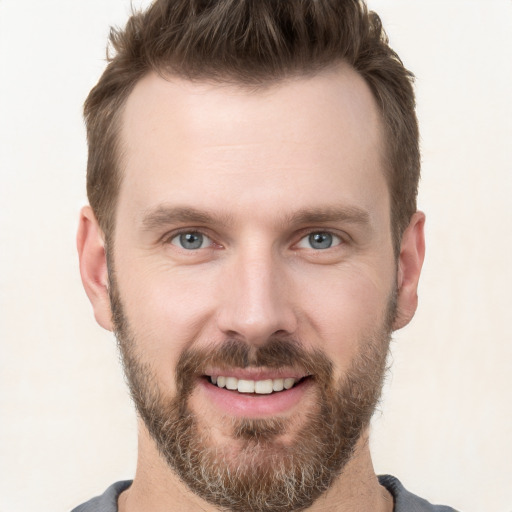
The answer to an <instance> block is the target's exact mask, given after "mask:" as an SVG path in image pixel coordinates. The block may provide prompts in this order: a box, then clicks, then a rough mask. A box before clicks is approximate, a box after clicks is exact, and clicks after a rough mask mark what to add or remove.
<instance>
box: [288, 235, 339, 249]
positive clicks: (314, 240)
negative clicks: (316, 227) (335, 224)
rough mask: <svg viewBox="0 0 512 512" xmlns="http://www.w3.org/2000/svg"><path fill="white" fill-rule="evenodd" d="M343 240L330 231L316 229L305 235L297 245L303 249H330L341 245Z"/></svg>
mask: <svg viewBox="0 0 512 512" xmlns="http://www.w3.org/2000/svg"><path fill="white" fill-rule="evenodd" d="M341 243H342V240H341V238H340V237H339V236H336V235H334V234H332V233H329V232H328V231H315V232H314V233H310V234H309V235H308V236H305V237H304V238H302V239H301V240H300V242H299V243H298V244H297V247H300V248H301V249H315V250H322V249H330V248H331V247H334V246H336V245H340V244H341Z"/></svg>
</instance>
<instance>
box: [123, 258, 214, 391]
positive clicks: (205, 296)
mask: <svg viewBox="0 0 512 512" xmlns="http://www.w3.org/2000/svg"><path fill="white" fill-rule="evenodd" d="M130 269H131V272H130V274H129V277H128V278H126V277H125V278H124V279H122V278H121V276H126V275H127V274H126V273H125V274H123V273H122V271H121V269H119V270H118V272H117V275H118V281H119V282H118V287H119V293H120V296H121V300H122V303H123V307H124V313H125V316H126V318H127V319H128V321H129V325H130V331H131V333H132V335H133V336H134V338H135V342H136V344H137V346H138V347H139V353H140V357H141V359H142V360H143V361H144V362H145V363H147V364H150V365H151V366H152V367H153V368H154V369H155V371H156V373H157V374H158V376H159V378H160V379H161V380H162V382H163V383H164V386H165V385H168V386H171V388H172V387H174V368H175V365H176V363H177V361H178V358H179V356H180V354H181V353H182V352H183V350H184V349H185V348H189V347H190V346H191V345H192V344H193V343H194V341H196V340H197V339H199V338H201V337H204V333H205V331H207V329H208V328H209V326H210V324H211V322H210V319H211V318H212V313H213V311H214V289H213V286H212V284H209V283H212V282H213V280H212V279H204V278H203V279H198V278H196V277H195V276H194V275H193V274H191V273H190V272H187V273H183V272H176V271H173V272H171V271H170V270H169V269H167V271H166V269H162V268H159V269H156V268H144V270H140V269H139V271H138V270H137V267H136V266H134V265H131V266H130ZM203 277H204V276H203Z"/></svg>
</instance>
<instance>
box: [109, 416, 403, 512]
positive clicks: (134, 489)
mask: <svg viewBox="0 0 512 512" xmlns="http://www.w3.org/2000/svg"><path fill="white" fill-rule="evenodd" d="M118 506H119V512H150V511H151V512H169V511H174V510H176V511H178V510H179V511H180V512H197V511H203V512H218V511H219V509H218V508H216V507H215V506H213V505H211V504H209V503H207V502H206V501H204V500H203V499H202V498H200V497H199V496H197V495H195V494H194V493H193V492H192V491H190V490H189V488H188V487H187V486H186V485H185V484H183V482H181V481H180V479H179V478H178V476H177V475H176V474H175V473H174V471H172V470H171V469H170V468H169V466H168V465H167V463H166V462H165V461H164V460H163V458H162V457H161V455H160V454H159V452H158V450H157V448H156V446H155V444H154V442H153V440H152V439H151V437H150V436H149V434H148V432H147V430H146V429H145V427H144V426H143V425H141V426H140V428H139V456H138V460H137V471H136V474H135V478H134V480H133V484H132V485H131V486H130V488H129V489H127V490H126V491H124V492H123V493H122V494H121V496H120V498H119V502H118ZM307 510H308V512H320V511H321V512H331V511H332V512H359V511H361V512H362V511H366V510H372V511H374V512H392V511H393V498H392V496H391V495H390V494H389V492H388V491H387V490H386V489H385V488H384V487H382V486H381V485H380V484H379V482H378V480H377V476H376V475H375V471H374V469H373V464H372V460H371V456H370V450H369V447H368V435H367V433H364V435H363V436H361V438H360V439H359V441H358V443H357V446H356V449H355V451H354V454H353V456H352V458H351V459H350V461H349V462H348V463H347V464H346V466H345V467H344V469H343V472H342V474H341V475H340V476H339V477H338V479H337V480H336V481H335V482H334V484H333V485H332V487H331V488H330V489H329V490H328V491H327V492H326V493H325V494H323V495H322V496H321V497H320V498H318V499H317V500H316V501H315V502H314V503H313V505H311V507H309V508H308V509H307Z"/></svg>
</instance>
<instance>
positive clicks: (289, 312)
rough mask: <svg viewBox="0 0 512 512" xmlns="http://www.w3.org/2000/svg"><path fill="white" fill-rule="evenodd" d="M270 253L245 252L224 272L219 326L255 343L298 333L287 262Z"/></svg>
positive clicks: (229, 335)
mask: <svg viewBox="0 0 512 512" xmlns="http://www.w3.org/2000/svg"><path fill="white" fill-rule="evenodd" d="M278 260H279V258H278V257H276V256H275V255H272V254H271V253H270V251H269V253H268V254H255V253H253V254H242V255H239V256H237V257H235V258H234V259H233V261H231V262H230V264H229V268H228V269H226V272H224V273H223V283H222V289H223V290H224V291H223V293H222V299H221V304H220V305H219V306H220V307H219V311H218V316H217V319H218V320H217V322H218V328H219V329H220V330H221V331H222V333H223V334H224V336H226V337H235V338H238V339H242V340H244V341H246V342H247V343H249V344H251V345H255V346H259V345H264V344H265V342H267V341H268V339H269V338H270V337H271V336H273V335H274V336H275V335H281V336H289V335H292V334H294V333H295V331H296V328H297V318H296V315H295V312H294V308H293V306H292V303H293V300H292V299H293V293H292V286H291V282H290V279H288V278H287V275H286V269H285V268H284V266H285V264H284V263H283V262H280V261H278Z"/></svg>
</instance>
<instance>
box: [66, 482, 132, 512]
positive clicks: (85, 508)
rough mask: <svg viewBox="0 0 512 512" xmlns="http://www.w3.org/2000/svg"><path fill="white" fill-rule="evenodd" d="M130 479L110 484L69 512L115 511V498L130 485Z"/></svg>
mask: <svg viewBox="0 0 512 512" xmlns="http://www.w3.org/2000/svg"><path fill="white" fill-rule="evenodd" d="M131 484H132V481H131V480H124V481H122V482H116V483H115V484H112V485H111V486H110V487H109V488H108V489H107V490H106V491H105V492H104V493H103V494H102V495H101V496H96V497H95V498H92V499H91V500H89V501H87V502H85V503H82V505H79V506H78V507H76V508H74V509H73V510H72V511H71V512H117V498H119V495H120V494H121V493H122V492H123V491H124V490H126V489H128V487H130V485H131Z"/></svg>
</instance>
